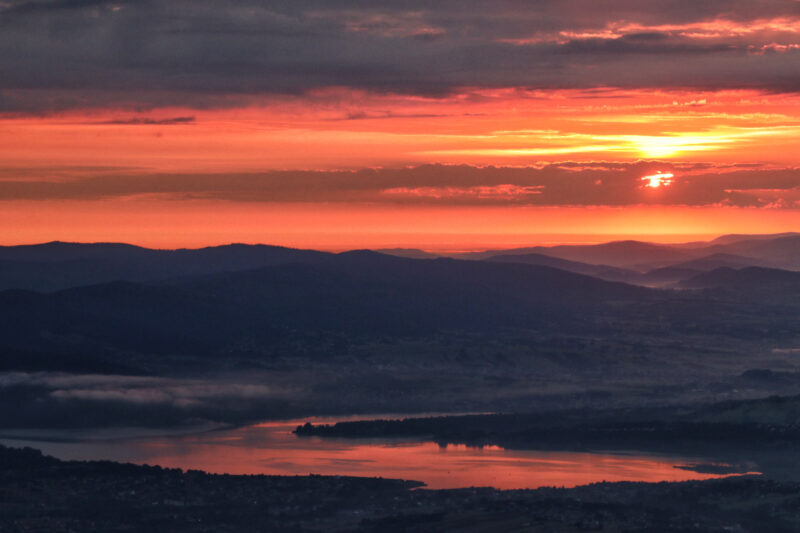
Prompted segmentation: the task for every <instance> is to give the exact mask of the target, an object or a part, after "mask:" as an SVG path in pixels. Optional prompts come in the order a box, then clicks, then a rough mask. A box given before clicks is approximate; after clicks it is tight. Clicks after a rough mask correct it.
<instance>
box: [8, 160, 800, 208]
mask: <svg viewBox="0 0 800 533" xmlns="http://www.w3.org/2000/svg"><path fill="white" fill-rule="evenodd" d="M55 173H57V170H49V169H47V170H44V171H43V172H42V174H40V175H38V176H37V175H35V174H33V173H32V172H30V171H29V172H28V174H27V175H26V176H25V178H24V179H14V177H13V176H14V172H13V171H11V170H9V171H7V172H3V171H2V170H0V177H2V176H3V175H5V176H7V177H4V178H3V179H0V198H3V199H6V200H98V199H109V198H122V197H132V196H141V195H148V196H155V197H161V198H168V199H176V200H180V199H212V200H223V201H231V202H263V203H272V202H278V203H292V202H312V203H313V202H334V203H335V202H346V203H359V202H363V203H371V204H404V205H535V206H570V205H571V206H579V205H606V206H625V205H642V204H652V205H692V206H707V205H727V206H760V207H792V208H795V207H800V169H796V168H772V167H768V166H759V165H728V166H725V165H713V164H706V163H674V162H672V163H671V162H663V161H638V162H633V163H610V162H598V163H572V162H564V163H553V164H549V165H546V166H541V167H523V168H520V167H473V166H468V165H423V166H418V167H413V168H399V169H377V170H376V169H365V170H360V171H271V172H263V173H240V174H145V173H132V172H131V171H130V170H124V171H120V172H117V173H109V172H103V171H98V172H97V173H94V174H93V175H92V176H90V177H83V178H74V177H66V178H64V177H61V178H58V179H53V178H52V176H53V175H54V174H55ZM658 173H661V174H665V173H670V174H672V175H673V177H672V178H671V179H670V180H668V184H667V185H664V186H662V187H659V188H658V190H656V189H653V188H652V187H647V183H648V181H647V180H645V179H643V178H645V177H646V176H648V175H653V174H658ZM48 176H51V177H50V178H48Z"/></svg>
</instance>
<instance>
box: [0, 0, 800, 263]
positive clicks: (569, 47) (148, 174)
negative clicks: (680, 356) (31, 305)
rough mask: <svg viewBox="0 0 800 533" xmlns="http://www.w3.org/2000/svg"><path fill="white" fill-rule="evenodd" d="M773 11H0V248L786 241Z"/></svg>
mask: <svg viewBox="0 0 800 533" xmlns="http://www.w3.org/2000/svg"><path fill="white" fill-rule="evenodd" d="M799 153H800V1H798V0H727V1H717V0H702V1H698V0H658V1H642V0H617V1H599V0H536V1H534V0H530V1H522V0H518V1H512V0H507V1H502V0H498V1H493V2H486V1H481V2H478V1H470V0H459V1H449V0H439V1H436V2H430V1H428V2H421V1H413V0H404V1H400V0H340V1H331V0H327V1H323V0H319V1H311V0H287V1H256V0H225V1H223V0H194V1H182V0H143V1H135V0H129V1H125V0H122V1H113V2H112V1H104V0H62V1H55V0H37V1H21V0H0V244H19V243H33V242H42V241H50V240H69V241H125V242H132V243H137V244H142V245H147V246H153V247H170V248H171V247H180V246H187V247H197V246H203V245H210V244H220V243H228V242H262V243H271V244H282V245H289V246H299V247H314V248H323V249H332V250H339V249H345V248H356V247H395V246H407V247H420V248H425V249H430V250H459V249H475V248H486V247H499V246H509V245H513V246H518V245H524V244H539V243H550V242H552V243H555V242H597V241H601V240H608V239H611V238H624V237H632V238H643V239H650V240H660V241H680V240H691V239H697V238H706V237H709V236H714V235H717V234H721V233H767V232H779V231H793V230H798V229H800V168H798V167H800V163H799V162H798V154H799Z"/></svg>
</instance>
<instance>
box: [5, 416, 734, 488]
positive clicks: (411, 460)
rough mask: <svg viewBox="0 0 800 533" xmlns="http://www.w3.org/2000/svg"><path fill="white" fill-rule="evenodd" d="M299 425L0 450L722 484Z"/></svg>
mask: <svg viewBox="0 0 800 533" xmlns="http://www.w3.org/2000/svg"><path fill="white" fill-rule="evenodd" d="M305 421H306V420H302V421H287V422H278V423H276V422H271V423H265V424H258V425H254V426H248V427H243V428H237V429H229V430H224V431H212V432H207V433H202V434H194V435H161V436H153V435H148V436H131V435H125V434H120V435H116V436H113V437H110V436H109V435H107V434H106V435H104V438H102V439H99V438H92V436H91V435H81V436H75V435H73V437H75V440H72V441H62V442H53V441H49V442H45V441H39V440H20V439H14V440H9V439H3V440H1V441H0V442H2V443H3V444H6V445H10V446H21V445H27V446H32V447H34V448H39V449H41V450H42V451H43V452H44V453H46V454H49V455H54V456H56V457H59V458H63V459H81V460H89V459H109V460H115V461H126V462H133V463H147V464H158V465H161V466H165V467H177V468H183V469H198V470H205V471H207V472H213V473H229V474H280V475H304V474H309V473H313V474H323V475H352V476H372V477H377V476H380V477H388V478H401V479H414V480H419V481H423V482H425V483H426V484H427V486H428V487H430V488H433V489H444V488H458V487H469V486H492V487H496V488H499V489H518V488H537V487H542V486H559V487H560V486H564V487H573V486H577V485H585V484H587V483H594V482H598V481H648V482H657V481H684V480H690V479H709V478H715V477H721V476H720V475H719V474H711V473H699V472H694V471H691V470H685V469H682V468H678V467H680V466H682V465H686V464H687V463H693V462H695V460H694V459H692V458H687V457H667V456H656V455H646V454H631V453H626V454H622V453H618V454H617V453H615V454H612V453H578V452H544V451H526V450H506V449H503V448H499V447H497V446H485V447H482V448H473V447H467V446H464V445H449V446H446V447H441V446H439V445H438V444H436V443H433V442H409V441H388V442H387V441H386V440H349V439H347V440H345V439H335V440H330V439H322V438H319V437H310V438H309V437H304V438H298V437H296V436H295V435H294V434H292V432H291V431H292V430H293V429H294V427H295V426H297V425H298V424H300V423H304V422H305ZM319 421H320V420H319V419H316V420H314V422H319ZM322 421H323V422H324V420H322Z"/></svg>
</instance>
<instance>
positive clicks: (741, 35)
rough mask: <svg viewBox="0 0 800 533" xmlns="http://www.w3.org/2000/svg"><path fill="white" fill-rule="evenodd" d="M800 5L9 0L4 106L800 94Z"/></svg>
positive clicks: (688, 0)
mask: <svg viewBox="0 0 800 533" xmlns="http://www.w3.org/2000/svg"><path fill="white" fill-rule="evenodd" d="M798 22H800V3H798V2H796V1H790V0H732V1H728V0H726V1H721V0H719V1H717V0H709V1H704V2H697V1H695V0H674V1H671V2H658V3H653V2H641V1H639V0H616V1H614V2H597V1H596V0H565V1H555V0H543V1H539V2H536V3H534V4H531V3H530V2H524V1H522V0H501V1H498V2H492V3H486V2H482V1H478V0H463V1H458V2H456V1H455V0H442V1H439V2H421V1H414V0H412V1H400V0H375V1H364V0H342V1H339V2H335V3H331V2H326V1H321V0H297V1H291V2H290V1H282V0H272V1H266V2H263V1H256V0H230V1H227V2H222V1H220V0H196V1H188V0H170V1H168V0H152V1H148V2H132V1H121V0H119V1H104V0H71V1H45V0H36V1H20V0H7V1H5V2H3V3H0V50H3V53H2V54H0V72H2V73H3V76H2V79H1V80H0V111H4V112H7V113H42V112H48V111H55V110H62V109H72V108H91V107H104V106H110V107H116V108H130V109H147V108H153V107H163V106H182V107H195V108H198V109H201V108H208V107H230V106H242V105H248V104H250V103H252V102H254V101H256V102H257V101H259V100H261V99H264V98H268V97H269V96H270V95H278V94H304V93H307V92H309V91H314V90H317V89H320V88H324V87H350V88H357V89H363V90H368V91H376V92H390V93H400V94H409V95H427V96H433V97H437V96H441V95H446V94H451V93H452V92H454V91H457V90H458V89H459V88H463V87H530V88H545V89H546V88H564V87H575V88H591V87H600V86H620V87H634V88H635V87H676V88H687V87H692V88H700V89H718V88H759V89H765V90H771V91H797V90H800V79H798V77H797V69H796V65H797V62H798V57H800V48H798V44H800V24H798Z"/></svg>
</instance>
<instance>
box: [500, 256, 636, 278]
mask: <svg viewBox="0 0 800 533" xmlns="http://www.w3.org/2000/svg"><path fill="white" fill-rule="evenodd" d="M486 261H492V262H496V263H522V264H526V265H539V266H549V267H552V268H558V269H561V270H566V271H567V272H575V273H576V274H584V275H586V276H593V277H596V278H600V279H604V280H607V281H621V282H624V283H639V282H641V281H642V275H641V274H640V273H639V272H636V271H634V270H627V269H624V268H617V267H612V266H608V265H591V264H587V263H580V262H578V261H569V260H567V259H560V258H558V257H552V256H549V255H544V254H537V253H532V254H519V255H514V254H509V255H495V256H492V257H489V258H488V259H486Z"/></svg>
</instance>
